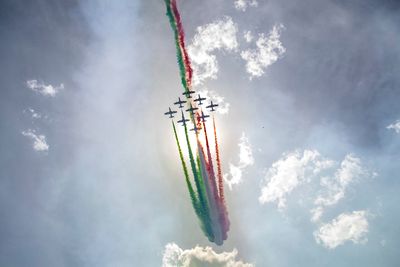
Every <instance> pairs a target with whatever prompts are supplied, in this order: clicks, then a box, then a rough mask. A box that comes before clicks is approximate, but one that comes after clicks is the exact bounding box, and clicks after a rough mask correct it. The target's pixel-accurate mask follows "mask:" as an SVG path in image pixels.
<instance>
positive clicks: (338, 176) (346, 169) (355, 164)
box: [311, 154, 368, 221]
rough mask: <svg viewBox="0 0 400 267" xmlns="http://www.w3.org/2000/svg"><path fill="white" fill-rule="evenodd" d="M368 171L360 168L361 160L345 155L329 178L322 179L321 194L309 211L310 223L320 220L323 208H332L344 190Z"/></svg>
mask: <svg viewBox="0 0 400 267" xmlns="http://www.w3.org/2000/svg"><path fill="white" fill-rule="evenodd" d="M367 174H368V171H367V170H365V169H364V168H363V167H362V164H361V159H359V158H357V157H355V156H354V155H351V154H349V155H346V157H345V158H344V160H343V161H342V162H341V164H340V168H339V169H338V170H337V171H336V172H335V174H334V175H333V176H331V177H322V178H321V181H320V184H321V187H322V188H323V189H322V192H321V193H320V194H319V195H318V196H317V197H316V199H315V201H314V204H315V205H316V207H315V208H314V209H312V210H311V214H312V218H311V220H312V221H317V220H319V219H320V218H321V216H322V214H323V211H324V207H326V206H332V205H335V204H336V203H338V202H339V200H341V199H342V198H344V196H345V192H346V188H347V187H348V186H349V185H350V184H351V183H353V182H355V181H356V180H357V179H359V178H360V177H361V176H362V175H367Z"/></svg>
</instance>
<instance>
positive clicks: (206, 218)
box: [184, 124, 214, 241]
mask: <svg viewBox="0 0 400 267" xmlns="http://www.w3.org/2000/svg"><path fill="white" fill-rule="evenodd" d="M184 129H185V137H186V144H187V147H188V152H189V160H190V166H191V168H192V172H193V176H194V182H195V184H196V188H197V195H198V198H199V202H200V206H201V211H202V212H201V214H202V218H201V219H202V221H203V223H204V225H205V228H206V235H207V236H208V238H209V239H210V241H213V240H214V234H213V231H212V229H211V226H210V221H211V219H210V212H209V203H208V201H207V197H206V196H205V192H204V191H203V186H202V185H203V184H204V179H203V176H202V174H201V173H200V169H199V170H197V168H196V163H195V161H194V157H193V152H192V148H191V145H190V141H189V134H188V130H187V126H186V124H184Z"/></svg>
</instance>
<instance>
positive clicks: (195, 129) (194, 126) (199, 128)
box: [190, 124, 201, 134]
mask: <svg viewBox="0 0 400 267" xmlns="http://www.w3.org/2000/svg"><path fill="white" fill-rule="evenodd" d="M190 130H191V131H194V132H195V133H196V134H197V132H198V131H200V130H201V127H200V126H197V125H196V124H194V125H193V129H190Z"/></svg>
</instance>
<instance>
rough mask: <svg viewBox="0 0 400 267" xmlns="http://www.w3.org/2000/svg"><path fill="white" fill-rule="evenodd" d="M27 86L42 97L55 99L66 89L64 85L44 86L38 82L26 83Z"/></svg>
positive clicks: (29, 81)
mask: <svg viewBox="0 0 400 267" xmlns="http://www.w3.org/2000/svg"><path fill="white" fill-rule="evenodd" d="M26 86H27V87H28V88H29V89H31V90H32V91H35V92H37V93H39V94H41V95H44V96H51V97H54V96H55V95H56V94H57V93H58V92H59V91H60V90H62V89H64V85H63V84H60V85H59V86H53V85H51V84H48V85H46V84H44V83H43V82H38V81H37V80H28V81H26Z"/></svg>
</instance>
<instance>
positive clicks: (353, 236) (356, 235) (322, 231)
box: [314, 210, 368, 249]
mask: <svg viewBox="0 0 400 267" xmlns="http://www.w3.org/2000/svg"><path fill="white" fill-rule="evenodd" d="M366 216H367V213H366V211H363V210H361V211H353V212H352V213H342V214H340V215H339V216H338V217H336V218H335V219H333V220H332V221H331V222H330V223H326V224H323V225H322V226H321V227H320V228H319V229H318V231H315V232H314V237H315V240H316V241H317V243H318V244H322V245H323V246H325V247H326V248H329V249H334V248H336V247H337V246H339V245H342V244H344V243H345V242H346V241H352V242H353V243H355V244H359V243H365V242H367V238H366V234H367V233H368V220H367V218H366Z"/></svg>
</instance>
